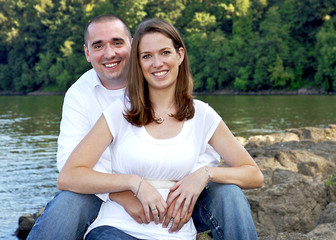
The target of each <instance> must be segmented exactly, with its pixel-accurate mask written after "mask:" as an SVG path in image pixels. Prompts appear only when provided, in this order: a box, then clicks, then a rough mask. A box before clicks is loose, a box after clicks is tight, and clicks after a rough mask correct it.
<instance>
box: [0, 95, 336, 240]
mask: <svg viewBox="0 0 336 240" xmlns="http://www.w3.org/2000/svg"><path fill="white" fill-rule="evenodd" d="M197 98H200V99H202V100H204V101H206V102H208V103H209V104H210V105H211V106H212V107H213V108H215V110H216V111H217V112H218V113H219V114H220V115H221V116H222V118H223V119H224V121H225V122H226V124H227V125H228V126H229V128H230V129H231V130H232V131H233V133H234V134H235V135H236V136H244V137H248V136H251V135H256V134H267V133H273V132H280V131H283V130H285V129H287V128H296V127H303V126H315V127H325V126H326V125H327V124H330V123H334V124H335V123H336V96H199V97H197ZM62 102H63V97H62V96H40V97H33V96H31V97H28V96H19V97H3V96H0V201H1V205H0V212H1V215H0V225H1V226H2V227H1V228H0V239H15V237H13V236H11V234H12V233H13V232H14V231H15V229H16V227H17V221H18V218H19V217H20V216H21V215H23V214H25V213H34V212H36V211H37V210H38V209H40V208H41V207H43V206H44V205H45V204H46V203H47V202H48V201H49V200H50V199H51V198H52V197H53V196H54V195H55V193H56V192H57V189H56V178H57V169H56V149H57V143H56V141H57V137H58V134H59V121H60V118H61V107H62Z"/></svg>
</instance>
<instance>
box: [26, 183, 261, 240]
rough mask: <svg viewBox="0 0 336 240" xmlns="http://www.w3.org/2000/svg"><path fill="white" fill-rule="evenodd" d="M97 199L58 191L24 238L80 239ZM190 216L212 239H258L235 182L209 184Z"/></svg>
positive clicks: (245, 202)
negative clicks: (208, 231)
mask: <svg viewBox="0 0 336 240" xmlns="http://www.w3.org/2000/svg"><path fill="white" fill-rule="evenodd" d="M101 202H102V201H101V200H100V199H99V198H98V197H96V196H95V195H82V194H76V193H71V192H66V191H64V192H60V193H58V194H57V195H56V196H55V198H54V199H53V200H52V201H50V202H49V203H48V205H47V206H46V209H45V211H44V212H43V214H42V215H41V216H40V217H39V218H38V219H37V221H36V223H35V225H34V227H33V229H32V230H31V232H30V234H29V236H28V238H27V239H28V240H38V239H44V240H57V239H62V240H63V239H67V240H78V239H82V237H83V234H84V233H85V231H86V228H87V226H88V225H89V224H90V223H91V222H92V221H94V219H95V218H96V216H97V214H98V211H99V208H100V205H101ZM192 217H193V220H194V222H195V226H196V229H197V231H199V232H202V231H206V230H211V232H212V234H213V237H214V239H215V240H221V239H225V240H235V239H236V240H249V239H250V240H255V239H258V236H257V232H256V229H255V226H254V223H253V219H252V215H251V210H250V205H249V203H248V201H247V199H246V197H245V195H244V193H243V192H242V190H241V189H240V188H239V187H237V186H236V185H225V184H216V183H209V186H208V188H207V189H204V191H203V192H202V193H201V195H200V196H199V198H198V200H197V203H196V205H195V208H194V212H193V215H192Z"/></svg>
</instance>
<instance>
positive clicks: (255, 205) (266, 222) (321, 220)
mask: <svg viewBox="0 0 336 240" xmlns="http://www.w3.org/2000/svg"><path fill="white" fill-rule="evenodd" d="M238 140H239V141H240V142H241V144H242V145H244V146H245V148H246V149H247V150H248V152H249V153H250V154H251V156H252V157H253V158H254V159H255V161H256V162H257V163H258V165H259V167H260V169H261V170H262V172H263V174H264V176H265V184H264V186H263V187H262V188H261V189H251V190H244V192H245V194H246V197H247V199H248V200H249V202H250V205H251V211H252V216H253V219H254V222H255V225H256V228H257V232H258V235H259V239H260V240H283V239H289V240H290V239H292V240H324V239H325V240H327V239H328V240H329V239H336V189H333V188H332V186H327V185H326V184H325V182H326V179H328V177H330V176H331V175H333V176H336V125H329V126H328V127H325V128H314V127H305V128H295V129H287V130H286V131H284V132H283V133H275V134H270V135H257V136H252V137H249V138H242V137H238ZM224 164H225V163H223V162H222V163H221V165H224ZM37 214H38V213H37ZM36 217H37V215H36V214H35V215H34V214H28V215H26V216H24V217H23V218H21V219H20V222H21V225H20V226H19V229H20V231H22V230H23V226H28V227H29V226H30V227H31V226H32V224H33V223H34V221H35V219H36ZM25 219H26V220H27V221H28V222H27V221H26V222H24V220H25ZM24 223H25V224H26V225H24ZM29 230H30V229H26V233H27V231H28V232H29ZM18 233H19V231H18ZM21 233H22V232H21ZM22 239H24V238H22ZM198 239H199V240H201V239H211V237H210V236H209V235H208V236H206V237H204V234H200V235H199V236H198Z"/></svg>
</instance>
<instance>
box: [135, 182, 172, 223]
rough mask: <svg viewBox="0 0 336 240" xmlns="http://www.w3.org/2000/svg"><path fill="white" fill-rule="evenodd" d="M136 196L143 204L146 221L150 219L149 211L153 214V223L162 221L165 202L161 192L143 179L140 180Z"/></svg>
mask: <svg viewBox="0 0 336 240" xmlns="http://www.w3.org/2000/svg"><path fill="white" fill-rule="evenodd" d="M139 184H140V182H139ZM137 198H138V199H139V200H140V202H141V204H142V206H143V209H144V212H145V216H146V220H147V221H148V222H150V220H151V213H152V214H153V218H154V222H155V224H158V223H162V222H163V219H164V217H165V215H166V211H167V203H166V202H165V201H164V199H163V198H162V196H161V194H160V193H159V192H158V191H157V190H156V189H155V188H154V187H153V186H152V185H151V184H150V183H148V182H147V181H146V180H145V179H143V180H142V183H141V185H140V188H139V190H138V194H137Z"/></svg>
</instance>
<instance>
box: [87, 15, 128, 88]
mask: <svg viewBox="0 0 336 240" xmlns="http://www.w3.org/2000/svg"><path fill="white" fill-rule="evenodd" d="M88 31H89V37H88V39H87V46H86V45H84V51H85V56H86V59H87V61H88V62H91V65H92V67H93V68H94V69H95V70H96V72H97V74H98V77H99V79H100V81H101V82H102V84H103V85H104V86H105V87H106V88H108V89H119V88H122V87H124V84H125V81H124V79H123V78H124V76H123V75H124V74H123V71H124V70H125V66H126V64H128V60H129V56H130V52H131V40H130V38H129V37H128V35H127V33H126V30H125V27H124V25H123V23H122V22H121V21H119V20H114V21H106V22H98V23H92V24H91V25H90V26H89V29H88Z"/></svg>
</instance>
